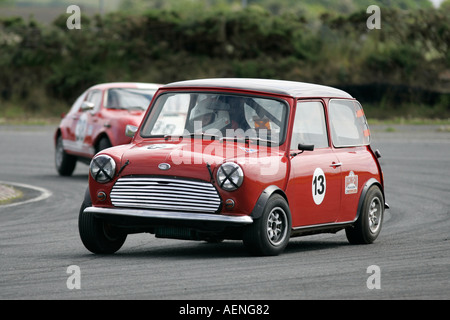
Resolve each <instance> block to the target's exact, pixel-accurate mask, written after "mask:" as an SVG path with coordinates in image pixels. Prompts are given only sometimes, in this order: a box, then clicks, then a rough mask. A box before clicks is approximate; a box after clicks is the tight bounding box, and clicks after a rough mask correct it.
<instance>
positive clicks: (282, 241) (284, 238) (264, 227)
mask: <svg viewBox="0 0 450 320" xmlns="http://www.w3.org/2000/svg"><path fill="white" fill-rule="evenodd" d="M290 235H291V212H290V210H289V206H288V204H287V202H286V200H285V199H284V198H283V197H282V196H280V195H277V194H276V195H273V196H272V197H271V198H270V199H269V201H268V202H267V204H266V207H265V208H264V212H263V214H262V216H261V217H260V218H259V219H256V220H255V221H254V222H253V224H252V225H250V226H249V227H247V229H246V230H245V232H244V239H243V240H244V245H245V246H246V247H247V249H248V250H249V251H250V252H251V253H252V254H254V255H263V256H275V255H279V254H280V253H282V252H283V251H284V249H285V248H286V246H287V244H288V242H289V238H290Z"/></svg>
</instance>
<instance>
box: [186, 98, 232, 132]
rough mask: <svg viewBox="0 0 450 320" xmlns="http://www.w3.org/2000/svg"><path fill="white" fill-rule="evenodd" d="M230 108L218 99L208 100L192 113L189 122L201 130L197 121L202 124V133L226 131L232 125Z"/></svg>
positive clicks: (199, 104) (204, 100)
mask: <svg viewBox="0 0 450 320" xmlns="http://www.w3.org/2000/svg"><path fill="white" fill-rule="evenodd" d="M228 110H230V106H229V105H228V104H227V103H223V102H220V101H218V100H217V99H216V98H206V99H203V100H202V101H200V102H199V103H198V104H197V105H196V106H195V107H194V108H193V109H192V111H191V115H190V117H189V120H190V121H191V122H192V123H193V124H194V128H195V129H199V125H198V124H197V123H196V122H197V121H199V122H201V129H202V131H206V130H208V129H216V130H218V131H222V130H224V129H225V128H226V127H227V126H228V125H229V124H230V123H231V121H230V113H229V111H228Z"/></svg>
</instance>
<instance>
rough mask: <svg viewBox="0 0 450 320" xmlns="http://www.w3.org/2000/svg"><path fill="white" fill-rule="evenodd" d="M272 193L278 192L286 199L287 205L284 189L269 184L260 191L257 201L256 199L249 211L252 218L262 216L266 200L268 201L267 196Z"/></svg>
mask: <svg viewBox="0 0 450 320" xmlns="http://www.w3.org/2000/svg"><path fill="white" fill-rule="evenodd" d="M274 194H279V195H280V196H282V197H283V198H284V199H285V200H286V203H287V204H288V205H289V201H288V199H287V196H286V194H285V193H284V191H283V190H282V189H281V188H279V187H277V186H275V185H270V186H268V187H267V188H265V189H264V191H263V192H261V194H260V196H259V198H258V201H256V204H255V207H254V208H253V210H252V213H251V216H252V218H253V219H258V218H260V217H261V216H262V214H263V212H264V208H265V207H266V204H267V201H269V198H270V197H271V196H272V195H274Z"/></svg>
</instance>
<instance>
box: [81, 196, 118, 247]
mask: <svg viewBox="0 0 450 320" xmlns="http://www.w3.org/2000/svg"><path fill="white" fill-rule="evenodd" d="M90 206H92V203H91V200H90V197H89V192H88V191H86V196H85V199H84V201H83V204H82V205H81V208H80V214H79V217H78V231H79V233H80V238H81V241H82V242H83V244H84V246H85V247H86V249H88V250H89V251H91V252H92V253H97V254H111V253H114V252H116V251H117V250H119V249H120V248H121V247H122V245H123V244H124V242H125V240H126V238H127V235H126V234H124V233H121V232H120V231H119V230H117V228H116V227H114V226H113V225H111V224H109V223H107V222H106V221H104V220H102V219H100V218H96V217H95V216H94V215H93V214H90V213H84V212H83V211H84V209H86V208H87V207H90Z"/></svg>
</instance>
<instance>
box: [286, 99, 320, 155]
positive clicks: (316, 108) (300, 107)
mask: <svg viewBox="0 0 450 320" xmlns="http://www.w3.org/2000/svg"><path fill="white" fill-rule="evenodd" d="M299 143H302V144H313V145H314V148H316V149H317V148H326V147H328V146H329V145H328V137H327V129H326V124H325V113H324V109H323V105H322V103H321V102H319V101H299V102H298V103H297V110H296V112H295V118H294V127H293V131H292V140H291V149H292V150H296V149H297V146H298V144H299Z"/></svg>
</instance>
